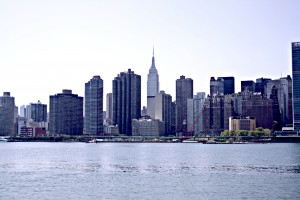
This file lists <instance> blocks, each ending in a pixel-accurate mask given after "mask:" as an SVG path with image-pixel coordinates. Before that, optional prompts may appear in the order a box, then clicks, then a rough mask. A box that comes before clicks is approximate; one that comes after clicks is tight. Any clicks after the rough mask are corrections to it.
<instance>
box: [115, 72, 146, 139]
mask: <svg viewBox="0 0 300 200" xmlns="http://www.w3.org/2000/svg"><path fill="white" fill-rule="evenodd" d="M112 83H113V92H112V93H113V125H118V127H119V133H120V134H125V135H129V136H130V135H132V119H139V118H140V117H141V76H140V75H137V74H134V71H131V69H128V72H121V73H120V74H119V75H118V76H117V77H115V79H114V80H113V82H112Z"/></svg>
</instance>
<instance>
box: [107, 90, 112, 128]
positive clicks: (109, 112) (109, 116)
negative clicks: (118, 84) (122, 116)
mask: <svg viewBox="0 0 300 200" xmlns="http://www.w3.org/2000/svg"><path fill="white" fill-rule="evenodd" d="M112 119H113V97H112V93H107V94H106V122H107V124H108V125H112Z"/></svg>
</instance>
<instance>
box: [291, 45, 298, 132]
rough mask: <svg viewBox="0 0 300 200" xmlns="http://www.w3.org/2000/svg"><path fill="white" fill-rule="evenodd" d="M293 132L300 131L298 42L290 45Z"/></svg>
mask: <svg viewBox="0 0 300 200" xmlns="http://www.w3.org/2000/svg"><path fill="white" fill-rule="evenodd" d="M292 71H293V107H294V112H293V113H294V120H293V121H294V130H295V131H300V42H293V43H292Z"/></svg>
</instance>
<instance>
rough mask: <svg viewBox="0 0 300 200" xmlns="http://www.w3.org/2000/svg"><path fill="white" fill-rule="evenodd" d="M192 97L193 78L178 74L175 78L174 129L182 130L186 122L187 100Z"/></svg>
mask: <svg viewBox="0 0 300 200" xmlns="http://www.w3.org/2000/svg"><path fill="white" fill-rule="evenodd" d="M192 98H193V79H191V78H185V76H180V79H177V80H176V117H177V119H176V131H177V132H181V131H186V130H184V125H183V124H184V123H185V124H186V123H187V100H188V99H192Z"/></svg>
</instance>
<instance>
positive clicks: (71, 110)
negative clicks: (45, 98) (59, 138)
mask: <svg viewBox="0 0 300 200" xmlns="http://www.w3.org/2000/svg"><path fill="white" fill-rule="evenodd" d="M49 133H50V135H56V134H66V135H81V134H82V133H83V97H80V96H78V95H77V94H72V90H63V91H62V93H59V94H56V95H51V96H50V112H49Z"/></svg>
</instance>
